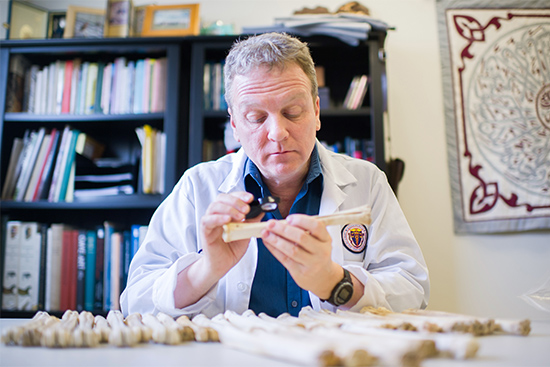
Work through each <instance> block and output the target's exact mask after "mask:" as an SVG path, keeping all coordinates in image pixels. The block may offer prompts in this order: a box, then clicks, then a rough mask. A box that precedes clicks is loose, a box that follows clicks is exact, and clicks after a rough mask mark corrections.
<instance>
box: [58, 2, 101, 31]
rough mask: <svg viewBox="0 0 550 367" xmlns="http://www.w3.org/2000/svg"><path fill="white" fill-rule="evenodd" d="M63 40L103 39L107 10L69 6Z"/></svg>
mask: <svg viewBox="0 0 550 367" xmlns="http://www.w3.org/2000/svg"><path fill="white" fill-rule="evenodd" d="M66 22H67V23H66V25H65V32H64V33H63V38H101V37H103V31H104V28H105V9H96V8H84V7H81V6H73V5H69V7H68V9H67V17H66Z"/></svg>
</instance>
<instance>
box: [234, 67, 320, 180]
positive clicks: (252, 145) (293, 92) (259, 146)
mask: <svg viewBox="0 0 550 367" xmlns="http://www.w3.org/2000/svg"><path fill="white" fill-rule="evenodd" d="M232 97H233V104H232V108H230V110H229V113H230V115H231V127H232V128H233V133H234V135H235V139H237V140H238V141H239V142H240V143H241V144H242V147H243V149H244V151H245V152H246V154H247V155H248V157H250V159H252V161H253V162H254V163H255V164H256V166H258V168H259V170H260V172H261V173H262V175H263V176H264V178H265V179H267V180H268V181H273V182H277V181H285V180H289V179H291V180H295V179H302V178H303V177H304V176H305V174H306V173H307V171H308V168H309V158H310V155H311V152H312V150H313V146H314V145H315V134H316V131H318V130H319V129H320V128H321V121H320V119H319V98H317V99H316V100H315V101H313V97H312V95H311V86H310V82H309V79H308V78H307V77H306V74H305V73H304V72H303V71H302V69H301V68H300V67H299V66H298V65H296V64H291V65H287V66H286V67H285V68H284V69H283V70H280V69H279V68H274V69H272V70H269V69H268V68H267V67H260V68H256V69H254V70H252V72H250V73H248V74H247V75H238V76H237V77H236V78H235V80H234V82H233V87H232Z"/></svg>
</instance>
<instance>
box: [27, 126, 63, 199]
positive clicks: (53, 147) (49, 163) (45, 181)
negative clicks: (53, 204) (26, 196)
mask: <svg viewBox="0 0 550 367" xmlns="http://www.w3.org/2000/svg"><path fill="white" fill-rule="evenodd" d="M60 135H61V132H60V131H58V130H57V129H56V128H53V129H52V131H51V139H50V149H49V151H48V155H47V157H46V160H45V162H44V167H43V168H42V173H41V176H40V179H39V180H38V184H37V187H36V191H35V193H34V196H33V199H32V201H38V200H41V199H47V198H48V192H49V188H50V185H51V182H52V175H53V168H54V160H55V157H56V156H57V152H58V147H59V139H60V138H59V136H60Z"/></svg>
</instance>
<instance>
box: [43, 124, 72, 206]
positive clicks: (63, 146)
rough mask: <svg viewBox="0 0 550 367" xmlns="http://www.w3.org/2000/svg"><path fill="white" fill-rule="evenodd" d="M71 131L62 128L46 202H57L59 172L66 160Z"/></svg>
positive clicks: (59, 182) (66, 127)
mask: <svg viewBox="0 0 550 367" xmlns="http://www.w3.org/2000/svg"><path fill="white" fill-rule="evenodd" d="M71 135H72V131H71V128H70V127H69V126H68V125H66V126H65V128H63V133H62V134H61V140H60V141H59V149H58V152H57V156H56V157H55V165H54V170H53V173H52V183H51V185H50V190H49V193H48V201H50V202H57V201H59V194H58V192H59V191H58V187H59V186H60V185H61V178H60V176H61V172H62V170H63V169H64V167H63V165H64V162H65V160H66V155H67V151H68V149H69V148H68V144H69V142H70V140H71Z"/></svg>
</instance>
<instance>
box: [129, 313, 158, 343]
mask: <svg viewBox="0 0 550 367" xmlns="http://www.w3.org/2000/svg"><path fill="white" fill-rule="evenodd" d="M124 322H125V323H126V325H128V327H130V328H131V329H132V330H134V332H135V333H136V334H139V336H140V337H139V342H140V343H147V342H148V341H150V340H151V339H152V338H153V330H151V328H150V327H148V326H146V325H145V324H143V322H141V314H139V313H137V312H134V313H132V314H130V315H128V316H127V317H126V319H125V320H124Z"/></svg>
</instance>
